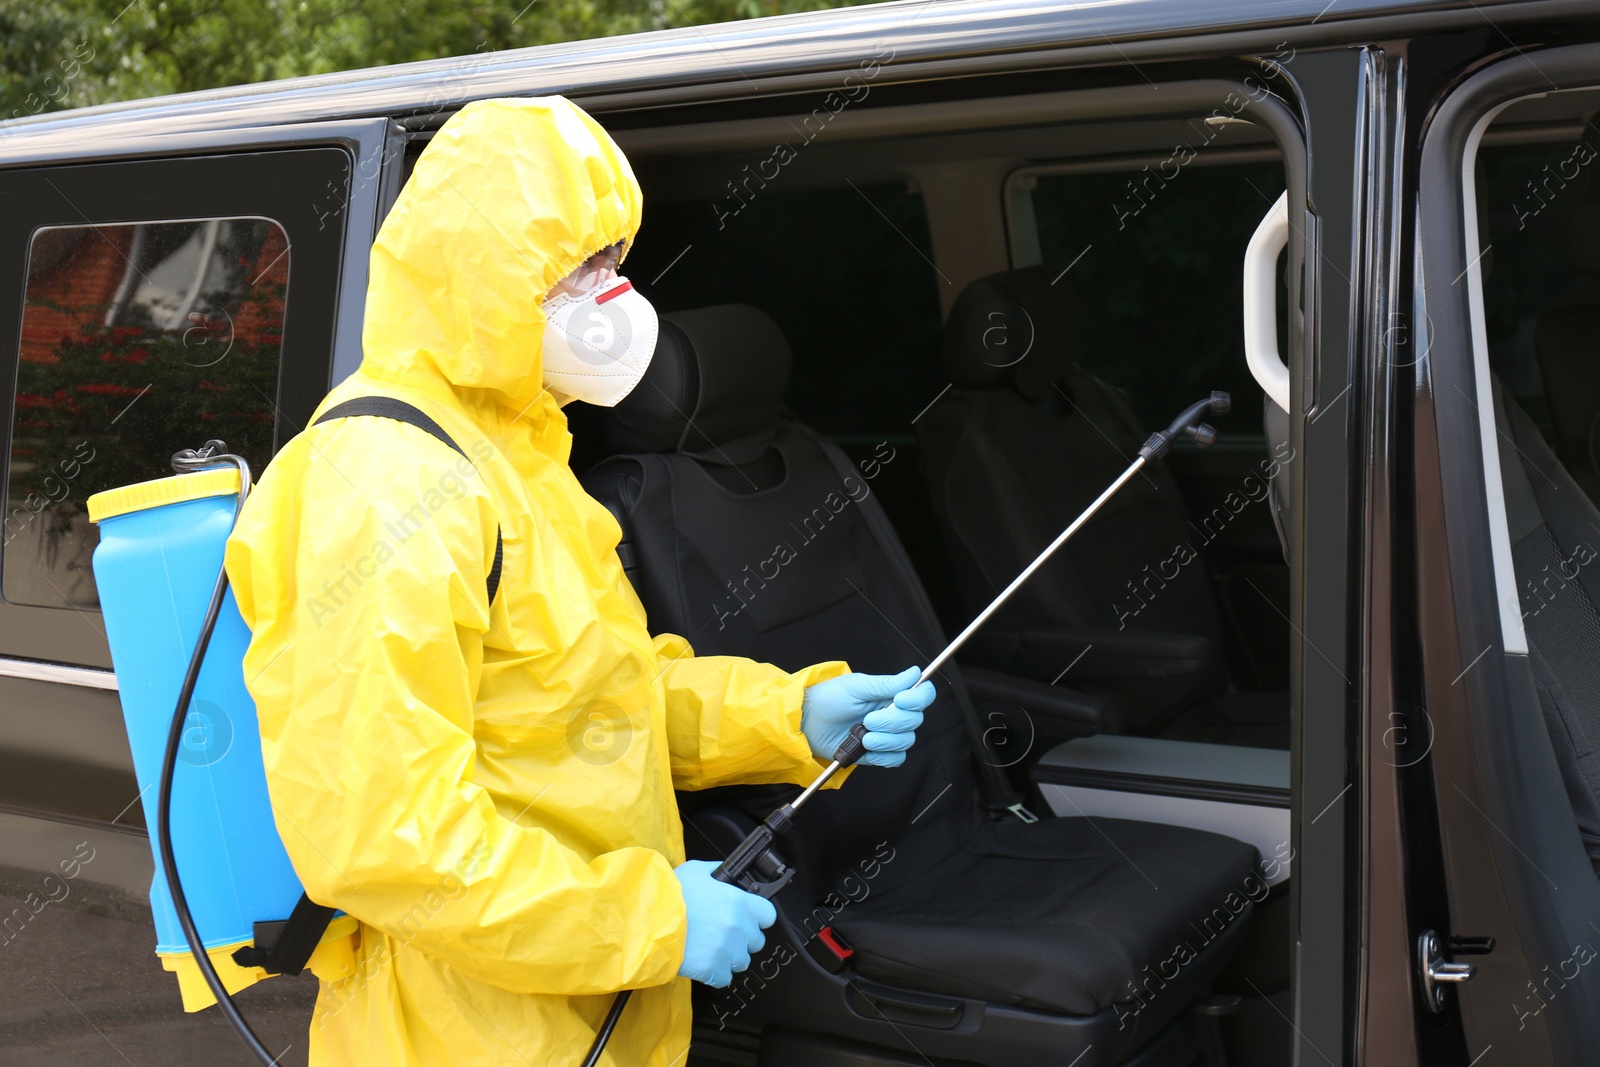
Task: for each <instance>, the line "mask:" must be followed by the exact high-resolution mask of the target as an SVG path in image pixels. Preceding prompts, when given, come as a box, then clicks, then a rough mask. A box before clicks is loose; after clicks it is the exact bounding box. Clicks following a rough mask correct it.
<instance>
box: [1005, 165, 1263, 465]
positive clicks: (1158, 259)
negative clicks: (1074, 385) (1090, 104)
mask: <svg viewBox="0 0 1600 1067" xmlns="http://www.w3.org/2000/svg"><path fill="white" fill-rule="evenodd" d="M1035 180H1036V181H1037V183H1038V184H1037V185H1036V186H1035V188H1034V190H1033V209H1034V215H1035V217H1036V218H1037V220H1038V227H1039V247H1040V251H1041V253H1042V254H1043V259H1044V263H1045V265H1046V266H1047V267H1050V268H1053V269H1054V270H1056V271H1063V272H1065V277H1064V278H1063V281H1064V282H1067V283H1070V284H1072V285H1074V286H1076V287H1077V290H1078V292H1079V294H1080V295H1081V296H1082V298H1083V307H1084V320H1083V323H1082V327H1081V330H1080V333H1079V337H1080V347H1079V353H1078V359H1079V362H1080V363H1081V364H1083V366H1085V367H1087V368H1088V369H1089V370H1091V371H1093V372H1094V373H1095V375H1096V376H1097V377H1099V378H1101V379H1103V380H1105V381H1107V382H1109V383H1110V384H1112V385H1115V386H1117V387H1119V388H1121V389H1123V390H1126V391H1127V393H1128V396H1129V399H1130V400H1131V401H1132V403H1133V406H1134V410H1135V411H1137V412H1138V414H1139V418H1140V421H1141V423H1143V425H1144V426H1145V427H1146V428H1147V429H1154V428H1156V427H1157V426H1159V425H1165V424H1166V422H1167V420H1169V419H1171V418H1172V416H1173V415H1175V414H1177V412H1179V411H1180V410H1182V409H1183V408H1184V407H1185V406H1187V405H1188V404H1190V403H1192V402H1193V401H1194V400H1195V399H1196V398H1197V397H1202V396H1205V395H1206V393H1208V392H1210V391H1211V390H1213V389H1226V390H1227V391H1228V392H1230V393H1232V394H1233V400H1234V410H1233V413H1232V414H1231V415H1229V416H1228V421H1227V427H1226V428H1227V429H1228V430H1229V431H1230V432H1231V433H1235V434H1237V433H1240V432H1243V433H1256V432H1259V427H1260V426H1261V407H1262V395H1261V387H1260V386H1258V385H1256V384H1255V382H1254V380H1253V379H1252V378H1251V377H1250V372H1249V369H1248V368H1247V367H1246V366H1245V360H1244V344H1243V334H1244V328H1243V325H1242V320H1241V316H1242V313H1243V300H1244V297H1243V286H1244V281H1243V278H1244V275H1243V269H1244V250H1245V246H1246V245H1248V244H1249V243H1250V235H1251V234H1253V233H1254V232H1255V229H1256V226H1257V225H1258V224H1259V223H1260V222H1261V217H1262V216H1263V215H1265V214H1266V213H1267V209H1268V208H1270V207H1271V206H1272V204H1273V202H1274V201H1275V200H1277V198H1278V194H1279V193H1281V192H1283V189H1284V180H1283V167H1282V166H1281V165H1280V164H1277V163H1248V164H1240V163H1232V164H1226V165H1214V166H1190V167H1186V168H1184V169H1182V170H1179V171H1178V172H1177V173H1176V174H1175V175H1174V176H1173V177H1171V178H1170V179H1168V180H1166V181H1165V182H1162V183H1158V182H1156V181H1155V180H1151V181H1148V182H1146V183H1143V184H1141V186H1140V187H1139V189H1138V191H1137V192H1135V191H1133V190H1132V188H1131V186H1132V183H1131V182H1130V175H1129V174H1128V173H1126V172H1110V173H1100V174H1070V175H1040V176H1038V177H1037V178H1036V179H1035ZM1069 268H1070V269H1069ZM1282 320H1283V316H1282V315H1281V314H1280V316H1279V321H1280V322H1281V321H1282Z"/></svg>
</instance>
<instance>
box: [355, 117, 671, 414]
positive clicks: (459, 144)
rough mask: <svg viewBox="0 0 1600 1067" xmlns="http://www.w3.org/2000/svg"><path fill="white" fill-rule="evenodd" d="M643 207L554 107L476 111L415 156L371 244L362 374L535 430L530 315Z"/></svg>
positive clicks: (539, 327)
mask: <svg viewBox="0 0 1600 1067" xmlns="http://www.w3.org/2000/svg"><path fill="white" fill-rule="evenodd" d="M642 202H643V198H642V195H641V193H640V190H639V183H638V181H637V180H636V179H635V178H634V175H633V169H632V168H631V167H630V166H629V164H628V160H627V158H626V157H625V156H624V155H623V154H622V150H621V149H619V148H618V147H617V145H616V143H615V142H614V141H612V139H611V137H610V135H609V134H607V133H606V131H605V130H604V129H603V128H601V126H600V124H599V123H597V122H596V121H595V120H594V119H592V118H591V117H589V116H588V115H587V114H585V113H584V112H583V111H582V110H580V109H579V108H578V107H577V106H576V105H574V104H573V103H571V102H570V101H568V100H566V99H565V98H563V97H559V96H549V97H531V98H521V99H501V100H480V101H475V102H473V103H470V104H468V105H466V106H465V107H463V108H462V109H461V110H460V111H459V112H457V113H456V114H455V115H453V116H452V117H451V118H450V119H449V120H448V121H447V122H446V123H445V124H444V125H443V126H442V127H441V128H440V130H439V132H438V133H437V134H436V135H435V136H434V138H433V140H432V141H431V142H430V143H429V144H428V146H427V148H425V149H424V150H423V152H422V154H421V156H420V157H419V158H418V159H417V163H416V168H415V170H414V171H413V172H412V175H411V178H410V180H409V181H408V182H407V183H406V185H405V187H404V188H403V189H402V190H401V192H400V196H399V198H398V199H397V200H396V201H395V204H394V208H393V209H392V210H391V211H390V212H389V215H388V217H387V218H385V219H384V222H383V226H382V227H381V229H380V230H379V232H378V238H377V240H376V241H375V242H374V244H373V248H372V260H371V275H370V282H369V284H368V287H367V304H366V319H365V323H364V328H363V331H362V346H363V359H362V365H361V369H362V371H363V372H364V373H365V374H366V375H368V376H369V377H372V378H376V379H378V380H380V381H390V382H395V383H397V384H400V385H410V386H413V387H417V388H422V389H429V388H430V387H437V385H438V384H439V380H440V379H442V380H443V382H444V383H445V384H447V385H448V386H449V387H450V388H451V389H452V390H454V391H455V392H457V393H458V394H461V397H462V400H463V401H464V402H465V403H467V404H468V405H471V406H477V405H484V404H487V405H492V406H499V407H504V408H509V409H510V410H511V414H512V415H520V416H523V417H524V418H527V419H529V420H530V421H533V422H534V423H536V424H537V423H538V422H541V421H543V420H544V419H546V418H548V417H550V416H551V415H555V416H559V414H560V407H559V405H558V404H557V403H556V400H555V398H553V397H552V396H551V394H550V393H549V392H548V391H547V390H545V388H544V385H543V380H542V378H543V368H542V361H541V352H540V349H541V346H542V340H543V336H544V323H545V317H544V313H543V311H542V310H541V307H540V305H541V304H542V302H543V300H544V295H545V294H546V293H547V292H549V291H550V288H551V287H552V286H553V285H555V283H556V282H558V281H560V280H561V279H562V278H564V277H565V276H566V275H567V274H569V273H571V272H572V271H573V270H574V269H576V268H577V267H578V266H579V265H580V264H581V263H582V262H583V261H584V259H586V258H587V257H588V256H590V255H592V254H594V253H595V252H597V251H599V250H600V249H602V248H604V247H606V246H607V245H610V244H614V243H615V242H617V241H621V240H624V239H626V240H627V241H628V242H629V245H630V247H631V245H632V243H633V238H634V235H635V234H637V233H638V230H639V222H640V215H641V209H642Z"/></svg>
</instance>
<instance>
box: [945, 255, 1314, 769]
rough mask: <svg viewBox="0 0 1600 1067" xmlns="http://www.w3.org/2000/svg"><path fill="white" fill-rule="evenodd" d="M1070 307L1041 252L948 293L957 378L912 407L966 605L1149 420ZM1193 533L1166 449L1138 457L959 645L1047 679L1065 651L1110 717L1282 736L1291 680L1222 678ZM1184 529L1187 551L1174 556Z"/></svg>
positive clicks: (1165, 728) (1016, 562)
mask: <svg viewBox="0 0 1600 1067" xmlns="http://www.w3.org/2000/svg"><path fill="white" fill-rule="evenodd" d="M1078 316H1079V302H1078V298H1077V296H1076V295H1075V294H1074V293H1073V291H1072V290H1071V288H1070V287H1069V285H1068V284H1067V283H1065V282H1052V281H1051V279H1050V276H1049V274H1048V272H1047V271H1046V270H1045V268H1043V267H1038V266H1035V267H1025V268H1022V269H1020V270H1013V271H1007V272H1004V273H1001V274H995V275H991V276H989V277H986V278H980V279H978V280H977V281H975V282H973V283H971V284H970V285H968V286H967V288H966V289H965V290H963V291H962V293H961V295H960V296H959V297H958V298H957V299H956V303H955V305H954V306H953V307H952V309H951V312H950V318H949V322H948V324H947V326H946V330H945V336H944V346H943V351H944V362H945V370H946V373H947V374H948V375H949V377H950V380H951V382H952V383H953V387H952V388H951V389H950V391H949V392H948V393H947V394H945V395H944V396H943V397H941V398H940V399H939V400H938V401H937V402H935V403H934V404H933V405H932V407H930V408H929V409H928V410H927V411H926V412H925V413H924V414H923V415H922V416H921V417H920V418H919V419H918V423H917V436H918V440H919V441H920V442H921V445H922V454H923V463H924V472H925V478H926V480H927V484H928V488H929V492H930V495H931V497H932V502H933V509H934V512H935V514H936V515H937V516H938V518H939V522H940V526H941V530H942V532H943V534H944V537H945V542H946V545H947V547H948V550H949V556H950V560H951V566H952V568H953V570H954V571H955V573H956V579H957V587H958V592H959V594H960V596H961V598H962V601H963V607H964V609H965V610H966V612H967V613H968V614H969V615H975V614H976V613H977V612H978V611H980V610H982V608H983V607H984V605H986V604H987V603H988V602H989V601H990V600H991V599H992V598H993V597H994V596H995V594H996V593H998V592H999V591H1000V590H1001V589H1003V588H1004V587H1005V585H1006V583H1008V582H1009V581H1010V580H1011V578H1012V577H1013V576H1014V575H1016V574H1017V572H1019V571H1020V570H1021V569H1022V568H1023V567H1024V566H1026V565H1027V564H1028V563H1029V561H1031V560H1032V559H1033V557H1034V556H1035V555H1036V554H1037V553H1038V552H1039V551H1040V550H1041V549H1043V548H1044V546H1045V545H1047V544H1049V543H1050V541H1051V540H1052V539H1053V538H1054V537H1055V536H1056V534H1057V533H1059V532H1060V531H1061V530H1062V529H1063V528H1064V527H1065V526H1066V525H1067V524H1068V523H1069V522H1071V521H1072V520H1073V519H1074V518H1076V517H1077V515H1078V514H1079V512H1081V511H1082V510H1083V509H1084V508H1085V507H1087V506H1088V505H1089V504H1090V503H1091V502H1092V501H1093V500H1094V499H1095V498H1096V497H1097V496H1098V495H1099V494H1100V492H1101V490H1103V489H1104V488H1105V486H1106V485H1107V484H1109V483H1110V482H1111V480H1112V479H1114V478H1115V477H1116V476H1117V475H1118V474H1120V473H1121V472H1122V471H1123V470H1124V469H1125V468H1126V467H1127V466H1128V464H1129V463H1130V462H1132V460H1133V458H1134V456H1135V455H1137V453H1138V450H1139V447H1140V445H1142V444H1143V443H1144V441H1145V438H1146V437H1147V436H1148V434H1147V433H1146V432H1145V431H1144V430H1143V429H1142V428H1141V427H1140V426H1139V424H1138V421H1137V419H1136V418H1135V417H1134V414H1133V412H1132V410H1131V409H1130V408H1129V406H1128V403H1127V401H1126V399H1125V398H1124V397H1123V396H1122V395H1121V393H1119V392H1118V391H1117V390H1115V389H1113V388H1111V387H1110V386H1108V385H1106V384H1105V383H1104V382H1101V381H1099V380H1098V379H1096V378H1095V377H1094V375H1092V374H1090V373H1089V372H1088V371H1086V370H1084V369H1082V368H1081V367H1079V366H1077V364H1076V362H1075V354H1076V333H1077V321H1078ZM1199 541H1200V538H1199V537H1198V536H1197V535H1196V531H1195V530H1194V529H1193V528H1192V527H1191V526H1190V523H1189V517H1188V515H1187V514H1186V512H1185V510H1184V506H1183V500H1182V497H1181V495H1180V494H1179V492H1178V488H1177V485H1176V484H1175V483H1174V481H1173V479H1172V475H1171V473H1170V472H1169V471H1168V470H1167V468H1166V465H1165V464H1164V463H1162V462H1160V461H1156V462H1153V463H1151V464H1149V465H1148V466H1147V467H1146V468H1145V470H1144V471H1143V472H1141V475H1140V476H1138V477H1135V478H1133V479H1132V480H1130V481H1129V482H1128V484H1127V485H1126V486H1124V487H1123V489H1122V490H1121V491H1120V492H1119V493H1118V494H1117V495H1116V496H1115V497H1113V498H1112V499H1111V500H1110V501H1109V502H1108V503H1107V504H1106V505H1105V506H1104V507H1103V508H1102V509H1101V510H1100V511H1099V512H1098V513H1097V514H1096V515H1095V517H1094V519H1092V520H1091V521H1090V522H1088V523H1086V524H1085V525H1084V527H1083V528H1082V529H1081V530H1080V531H1079V532H1078V534H1077V535H1076V536H1075V537H1074V539H1073V540H1072V541H1070V542H1068V544H1067V545H1066V546H1065V547H1064V548H1063V549H1062V550H1061V551H1060V552H1058V553H1057V554H1056V555H1055V556H1054V557H1052V559H1051V560H1050V562H1049V563H1047V564H1046V565H1045V566H1044V567H1043V568H1041V569H1040V571H1039V572H1038V573H1037V574H1036V575H1035V576H1034V578H1033V579H1032V580H1030V582H1029V584H1028V585H1027V586H1025V587H1024V588H1023V589H1022V590H1021V591H1020V592H1019V593H1018V594H1017V596H1016V597H1015V598H1014V599H1013V600H1012V601H1011V602H1010V603H1009V604H1007V605H1006V607H1005V608H1004V609H1002V611H1001V612H1000V613H999V614H998V616H997V618H996V620H995V622H994V623H993V624H992V628H991V629H990V630H989V631H988V632H987V633H986V634H985V635H983V637H982V638H981V639H980V640H979V641H978V642H975V644H974V646H973V647H972V649H971V651H970V653H968V654H966V659H968V660H969V661H970V662H980V663H983V664H984V665H985V666H988V667H992V668H995V669H999V670H1009V671H1013V672H1016V673H1021V674H1026V675H1028V676H1030V677H1035V678H1040V679H1044V680H1048V679H1051V678H1052V677H1055V676H1057V675H1059V674H1060V673H1061V672H1062V671H1063V669H1064V668H1067V667H1068V666H1069V665H1070V667H1071V676H1072V679H1073V680H1074V682H1075V684H1079V685H1083V686H1084V687H1086V688H1090V689H1091V690H1093V691H1096V692H1101V693H1104V694H1107V695H1108V696H1109V697H1110V698H1111V707H1112V708H1113V709H1114V710H1115V718H1114V719H1113V721H1112V722H1111V723H1109V724H1108V727H1109V728H1112V729H1115V730H1116V731H1117V732H1133V733H1145V734H1152V733H1161V734H1165V735H1167V736H1181V737H1184V738H1186V739H1189V740H1204V741H1216V742H1226V743H1235V744H1260V745H1267V746H1272V747H1281V748H1287V747H1288V698H1287V694H1283V693H1274V694H1253V693H1233V694H1229V693H1226V692H1225V689H1226V687H1227V678H1228V672H1227V664H1226V662H1225V658H1224V631H1223V612H1222V610H1221V607H1220V605H1219V603H1218V599H1217V594H1216V590H1215V587H1214V585H1213V581H1212V577H1211V574H1210V572H1209V570H1208V568H1207V566H1206V561H1205V560H1204V558H1201V557H1200V556H1199V554H1198V551H1197V549H1195V548H1194V546H1195V545H1196V544H1197V543H1199ZM1180 545H1181V546H1188V549H1187V552H1186V553H1185V554H1183V555H1182V556H1175V550H1177V548H1178V546H1180ZM1080 655H1081V657H1082V658H1081V659H1079V658H1077V657H1079V656H1080ZM1199 709H1203V710H1199ZM1197 710H1198V714H1197ZM1180 719H1181V720H1183V721H1182V722H1181V723H1180V722H1179V721H1178V720H1180Z"/></svg>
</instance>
